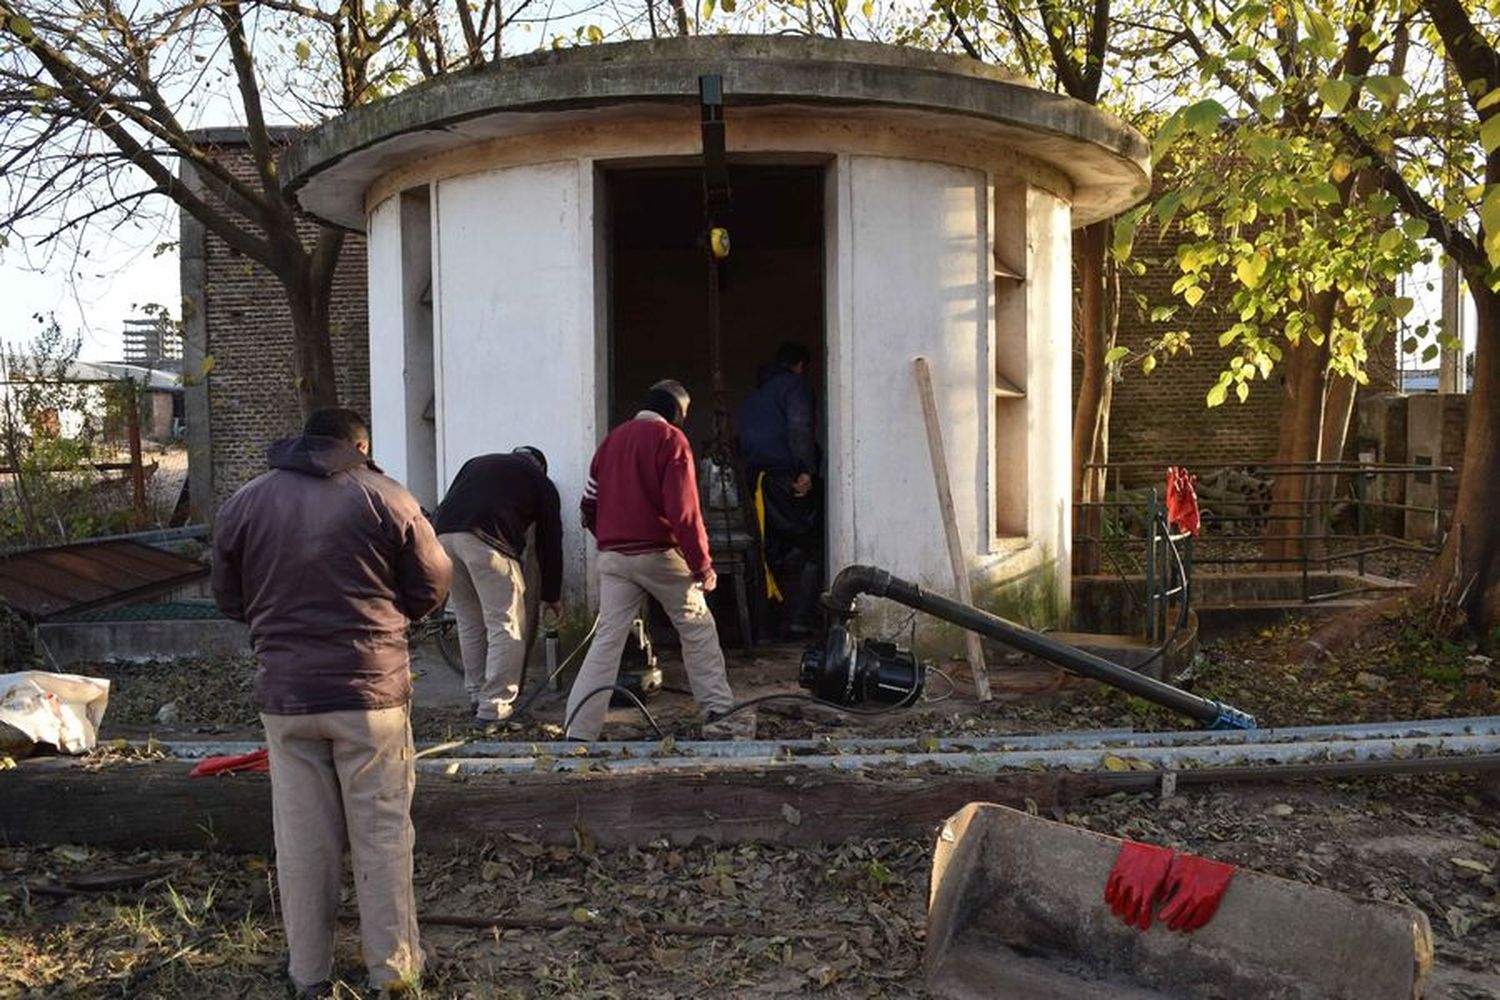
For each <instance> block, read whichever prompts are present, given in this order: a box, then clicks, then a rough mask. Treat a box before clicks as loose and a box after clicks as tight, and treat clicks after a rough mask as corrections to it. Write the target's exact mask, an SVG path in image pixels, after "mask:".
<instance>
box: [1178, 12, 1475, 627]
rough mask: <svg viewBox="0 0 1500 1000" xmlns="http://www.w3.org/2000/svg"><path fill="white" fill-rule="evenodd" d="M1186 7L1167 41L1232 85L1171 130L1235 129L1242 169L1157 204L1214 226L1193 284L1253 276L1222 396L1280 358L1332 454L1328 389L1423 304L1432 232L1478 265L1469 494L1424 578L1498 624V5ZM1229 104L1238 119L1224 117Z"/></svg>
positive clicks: (1192, 262)
mask: <svg viewBox="0 0 1500 1000" xmlns="http://www.w3.org/2000/svg"><path fill="white" fill-rule="evenodd" d="M1173 17H1174V19H1175V20H1176V21H1177V24H1176V26H1175V27H1171V28H1170V29H1169V28H1168V27H1166V26H1163V28H1162V31H1163V32H1164V33H1165V34H1167V36H1168V37H1169V38H1170V39H1171V41H1172V42H1173V43H1174V46H1175V47H1174V48H1172V49H1171V50H1170V51H1172V52H1177V53H1186V54H1187V58H1188V60H1189V63H1190V66H1189V67H1187V68H1190V69H1192V70H1193V71H1194V72H1195V73H1196V74H1197V78H1198V79H1199V80H1200V81H1201V85H1204V86H1207V87H1210V88H1212V89H1213V90H1214V93H1215V95H1216V96H1215V99H1214V100H1213V101H1211V102H1210V101H1204V100H1197V101H1192V102H1190V103H1186V104H1185V105H1184V106H1183V107H1181V108H1180V109H1179V110H1178V111H1177V112H1176V113H1175V114H1174V115H1173V116H1172V117H1171V118H1170V119H1168V121H1167V123H1166V124H1165V125H1164V126H1163V128H1162V130H1161V131H1160V132H1158V135H1157V142H1158V145H1159V146H1160V147H1167V146H1170V145H1171V144H1172V143H1173V142H1174V141H1177V140H1179V139H1181V138H1182V137H1189V138H1188V139H1187V140H1186V141H1188V142H1206V143H1215V142H1223V143H1224V145H1223V146H1222V147H1219V148H1223V149H1225V150H1226V152H1225V153H1223V154H1221V155H1222V156H1225V157H1233V158H1234V159H1235V162H1236V164H1237V165H1240V166H1242V167H1243V168H1244V169H1242V170H1237V171H1236V176H1238V177H1239V178H1240V179H1239V180H1238V181H1233V182H1231V183H1228V184H1226V183H1224V181H1223V179H1222V178H1223V176H1224V175H1223V174H1221V175H1220V177H1219V178H1216V179H1215V180H1214V181H1213V182H1210V183H1205V182H1201V181H1200V182H1197V183H1195V182H1192V181H1191V180H1189V181H1188V182H1187V183H1185V184H1184V185H1183V187H1182V189H1181V190H1180V191H1178V192H1176V193H1175V194H1176V196H1177V203H1176V204H1175V205H1174V206H1170V207H1164V206H1163V205H1162V204H1158V206H1157V210H1158V212H1160V213H1161V214H1163V215H1176V214H1178V213H1185V214H1184V221H1183V223H1182V224H1183V225H1186V226H1189V227H1192V228H1193V230H1194V232H1200V231H1201V232H1203V233H1204V234H1205V238H1204V239H1203V240H1202V241H1201V242H1200V243H1199V244H1195V245H1193V246H1190V247H1187V248H1185V250H1184V254H1185V259H1182V260H1180V261H1179V263H1181V264H1182V265H1183V279H1182V281H1181V282H1179V292H1180V293H1181V294H1182V295H1183V296H1184V297H1185V298H1187V297H1192V296H1196V295H1201V294H1202V292H1201V289H1204V288H1206V287H1208V285H1209V284H1210V283H1211V282H1213V281H1216V280H1217V281H1223V280H1224V279H1225V278H1226V277H1227V276H1229V275H1232V276H1233V280H1234V282H1235V285H1236V287H1235V291H1234V293H1233V301H1234V302H1235V303H1237V304H1238V306H1239V311H1238V313H1237V315H1238V316H1239V322H1238V323H1237V324H1236V325H1235V326H1234V327H1232V328H1231V329H1229V330H1226V331H1225V337H1224V340H1223V342H1224V344H1225V346H1226V347H1229V348H1231V349H1232V350H1233V351H1234V352H1235V353H1234V356H1233V358H1232V360H1231V362H1230V367H1229V368H1228V369H1226V372H1225V374H1224V375H1222V376H1221V377H1220V381H1219V383H1218V384H1217V385H1216V386H1215V387H1214V389H1213V390H1212V393H1211V397H1210V399H1209V402H1210V403H1216V402H1220V401H1222V400H1223V399H1224V398H1225V397H1226V396H1227V395H1228V394H1229V393H1230V392H1234V393H1235V394H1237V395H1238V394H1239V393H1241V392H1247V391H1249V385H1250V384H1251V383H1253V382H1254V381H1255V380H1257V379H1260V378H1265V377H1266V376H1267V375H1268V374H1269V373H1270V371H1271V369H1272V367H1273V366H1277V365H1280V366H1282V367H1283V368H1285V372H1284V375H1283V382H1284V384H1286V385H1287V386H1288V392H1289V393H1290V394H1291V395H1292V397H1293V399H1294V400H1296V403H1295V406H1294V409H1296V410H1304V411H1306V410H1317V411H1320V412H1321V413H1322V415H1323V418H1324V419H1323V421H1322V422H1319V421H1317V420H1307V419H1303V418H1302V417H1294V419H1293V422H1294V423H1295V425H1296V433H1297V434H1299V435H1300V440H1298V441H1297V442H1295V443H1294V445H1295V446H1294V447H1292V448H1291V449H1290V453H1291V454H1296V455H1301V456H1306V455H1311V456H1314V457H1316V456H1319V455H1328V449H1327V440H1328V437H1327V435H1325V434H1324V433H1323V430H1324V427H1323V424H1324V423H1326V420H1327V413H1326V405H1319V404H1324V403H1326V397H1327V394H1328V387H1329V386H1330V384H1337V379H1338V378H1345V379H1349V380H1353V381H1357V380H1358V379H1359V378H1360V376H1361V373H1362V371H1363V363H1364V360H1365V357H1366V355H1367V354H1368V350H1369V345H1370V343H1371V341H1372V340H1373V339H1374V338H1375V337H1378V336H1379V335H1380V333H1381V332H1382V331H1388V330H1389V329H1391V326H1392V323H1393V321H1394V320H1395V319H1397V318H1399V317H1400V316H1401V315H1403V314H1404V312H1405V311H1406V310H1407V309H1409V308H1410V305H1409V303H1407V302H1406V301H1405V300H1403V299H1401V298H1399V297H1396V296H1394V295H1392V294H1391V291H1390V290H1391V287H1392V279H1393V277H1394V275H1395V274H1397V273H1399V272H1400V271H1401V270H1402V269H1404V268H1406V267H1409V266H1410V264H1411V263H1412V262H1413V261H1415V260H1417V259H1421V258H1422V257H1424V256H1426V255H1427V254H1428V252H1429V250H1428V246H1429V244H1427V243H1424V242H1423V241H1433V242H1435V243H1436V244H1437V246H1438V247H1440V248H1441V251H1442V252H1443V253H1444V254H1445V255H1446V256H1447V257H1449V258H1451V259H1452V260H1454V261H1455V262H1456V263H1457V264H1458V266H1459V268H1460V269H1461V271H1462V272H1463V275H1464V278H1465V280H1466V282H1467V285H1468V287H1469V290H1470V294H1471V296H1472V297H1473V300H1474V305H1475V311H1476V314H1477V316H1478V321H1479V322H1478V326H1479V340H1478V344H1477V351H1476V361H1475V379H1474V391H1473V396H1472V398H1471V401H1470V414H1469V432H1468V436H1467V438H1466V441H1465V451H1464V471H1463V479H1462V482H1461V484H1460V489H1459V501H1458V504H1457V506H1456V508H1455V510H1454V514H1453V527H1452V531H1451V532H1450V534H1449V537H1448V540H1447V543H1446V545H1445V548H1444V550H1443V553H1442V556H1441V557H1440V559H1439V560H1438V562H1437V564H1436V565H1435V567H1434V570H1433V572H1432V574H1431V575H1430V576H1429V578H1428V579H1427V581H1426V582H1425V584H1424V586H1423V595H1424V596H1425V597H1427V598H1429V599H1432V600H1434V601H1435V602H1436V603H1437V605H1438V607H1439V608H1440V610H1442V611H1443V615H1444V617H1445V618H1448V619H1449V620H1452V619H1453V618H1454V617H1455V616H1457V617H1462V618H1465V619H1467V620H1468V621H1469V622H1470V623H1471V624H1473V625H1476V626H1478V627H1480V628H1482V629H1488V628H1490V627H1493V626H1494V625H1495V624H1497V623H1500V525H1497V523H1496V521H1495V519H1494V518H1493V516H1491V511H1492V510H1493V509H1494V508H1495V506H1496V504H1500V430H1497V428H1500V412H1497V409H1496V407H1497V398H1500V356H1497V355H1500V300H1497V291H1496V290H1497V287H1500V271H1497V269H1496V268H1497V264H1500V117H1497V116H1500V55H1497V52H1496V47H1495V44H1496V37H1497V27H1500V22H1497V12H1496V10H1495V9H1494V8H1493V6H1492V5H1490V6H1486V5H1482V4H1481V5H1466V4H1464V3H1463V2H1461V0H1358V2H1356V3H1354V4H1353V5H1350V6H1336V5H1333V4H1327V3H1280V2H1276V3H1271V4H1254V3H1252V4H1246V5H1237V6H1227V5H1222V4H1219V3H1217V2H1214V0H1187V2H1186V3H1185V4H1183V5H1182V6H1180V7H1179V8H1178V9H1177V10H1176V11H1175V12H1174V14H1173ZM1162 51H1163V52H1164V53H1165V52H1167V51H1169V50H1168V49H1166V48H1163V50H1162ZM1220 98H1222V101H1223V103H1222V104H1221V103H1219V99H1220ZM1220 118H1222V119H1223V120H1224V126H1219V125H1212V126H1211V125H1210V119H1220ZM1231 122H1232V123H1233V126H1234V127H1233V128H1226V127H1227V126H1228V125H1229V123H1231ZM1226 132H1227V134H1228V135H1229V136H1230V138H1228V139H1224V138H1223V135H1224V134H1225V133H1226ZM1251 205H1254V206H1255V209H1254V210H1255V211H1256V212H1257V214H1258V215H1259V216H1260V217H1261V218H1262V219H1263V220H1267V219H1271V220H1273V221H1269V222H1266V223H1264V224H1263V225H1262V226H1261V228H1260V229H1259V230H1255V231H1251V230H1248V229H1247V228H1246V226H1245V225H1244V223H1245V221H1246V220H1244V219H1243V213H1244V212H1245V211H1248V210H1249V207H1250V206H1251ZM1236 223H1238V224H1239V226H1238V228H1236ZM1455 332H1456V331H1447V330H1445V331H1442V335H1443V336H1444V337H1446V338H1449V339H1450V340H1451V338H1452V337H1453V335H1454V334H1455ZM1273 347H1274V348H1275V350H1274V351H1273V350H1272V348H1273ZM1278 354H1279V355H1281V356H1280V357H1278ZM1330 376H1332V381H1330ZM1320 382H1321V383H1322V386H1321V391H1320V389H1319V383H1320ZM1242 387H1243V388H1242ZM1315 400H1317V401H1318V404H1315V402H1314V401H1315ZM1343 419H1344V420H1345V421H1347V415H1345V416H1344V418H1343ZM1285 430H1286V428H1285V427H1284V428H1283V431H1284V433H1285ZM1341 434H1342V431H1340V435H1341ZM1340 440H1341V438H1340ZM1283 445H1284V448H1283V454H1286V453H1288V449H1287V448H1286V447H1285V445H1286V442H1285V440H1284V441H1283ZM1330 457H1333V456H1330Z"/></svg>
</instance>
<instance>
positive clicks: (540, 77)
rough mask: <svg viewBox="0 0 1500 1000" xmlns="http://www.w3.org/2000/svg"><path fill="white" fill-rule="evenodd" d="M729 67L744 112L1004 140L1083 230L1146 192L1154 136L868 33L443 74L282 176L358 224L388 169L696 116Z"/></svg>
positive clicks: (346, 119)
mask: <svg viewBox="0 0 1500 1000" xmlns="http://www.w3.org/2000/svg"><path fill="white" fill-rule="evenodd" d="M704 73H720V74H722V75H723V77H724V88H725V103H726V105H727V108H728V118H729V124H730V130H731V132H732V131H733V128H734V110H735V108H742V109H743V108H752V107H765V106H769V105H774V106H776V107H779V108H786V107H802V108H808V109H819V108H821V109H826V110H830V111H833V110H841V111H854V110H858V111H860V112H861V113H864V114H870V113H878V112H879V111H882V110H884V111H888V112H893V113H894V114H893V115H892V120H893V121H907V122H909V121H911V119H912V118H913V113H914V112H918V113H920V114H921V120H922V123H923V125H924V127H925V128H928V129H947V130H951V131H953V132H955V133H960V132H963V133H964V134H966V135H971V136H972V138H974V139H977V140H980V141H989V142H994V143H996V144H998V145H1003V146H1005V147H1007V148H1010V149H1012V150H1014V151H1016V152H1019V153H1021V154H1023V155H1026V156H1029V157H1031V158H1032V159H1034V160H1037V161H1040V162H1042V163H1044V164H1047V165H1049V166H1051V167H1053V168H1055V169H1056V170H1058V171H1060V172H1061V173H1063V174H1065V175H1066V176H1067V177H1068V178H1069V179H1070V180H1071V182H1072V185H1073V199H1072V200H1073V210H1074V223H1075V225H1083V224H1086V223H1088V222H1091V221H1094V220H1096V219H1099V218H1105V217H1108V216H1109V215H1113V214H1115V213H1116V212H1119V211H1121V210H1123V209H1125V208H1127V207H1129V206H1130V205H1133V204H1135V203H1136V202H1138V201H1139V200H1140V199H1141V198H1143V197H1144V196H1145V195H1146V193H1147V191H1148V190H1149V187H1150V151H1149V146H1148V144H1147V143H1146V141H1145V139H1144V138H1142V136H1141V135H1140V134H1139V133H1137V132H1136V131H1135V130H1133V129H1131V128H1130V127H1129V126H1127V125H1125V124H1124V123H1123V122H1121V121H1120V120H1119V119H1117V118H1115V117H1114V116H1112V115H1109V114H1107V113H1105V112H1102V111H1100V110H1098V109H1096V108H1093V107H1091V106H1089V105H1087V104H1084V103H1083V102H1081V101H1075V100H1073V99H1071V98H1068V97H1063V96H1060V95H1057V94H1051V93H1047V92H1046V91H1042V90H1039V89H1037V88H1036V87H1035V86H1034V85H1033V84H1031V83H1029V82H1027V81H1025V80H1022V79H1020V78H1018V77H1015V76H1013V75H1010V74H1008V73H1005V72H1004V71H1001V70H999V69H997V68H996V67H993V66H987V65H985V64H983V63H979V62H977V61H975V60H972V59H965V58H960V57H954V56H948V55H943V54H939V53H933V52H925V51H921V50H917V49H909V48H898V47H895V46H888V45H877V44H872V43H867V42H851V41H839V40H833V39H814V38H800V37H792V36H704V37H696V38H673V39H662V40H656V41H641V42H621V43H617V44H612V45H599V46H591V47H586V48H576V49H565V50H559V51H553V52H539V53H534V54H532V55H527V56H520V57H516V58H512V59H506V60H502V61H500V62H498V63H493V64H490V65H487V66H484V67H481V68H479V69H476V70H472V71H468V72H463V73H456V74H452V75H449V76H446V77H441V78H438V79H435V80H432V81H429V82H427V83H424V84H421V85H419V86H417V87H413V88H412V89H410V90H408V91H405V92H403V93H401V94H398V95H396V96H394V97H392V98H389V99H387V100H384V101H379V102H376V103H374V104H369V105H365V106H363V107H359V108H355V109H354V110H352V111H349V112H347V113H345V114H343V115H340V116H339V117H337V118H334V119H332V120H331V121H329V122H327V123H325V124H324V125H322V126H320V127H318V128H316V129H313V130H311V131H310V132H308V133H307V134H306V135H304V136H303V137H302V138H301V139H300V140H299V141H298V142H296V143H295V144H294V145H293V146H292V147H291V149H290V150H289V151H288V153H287V154H286V157H285V159H284V162H283V166H282V178H283V183H284V184H285V185H286V187H287V189H288V190H289V191H291V192H293V194H294V195H295V197H296V198H297V200H298V202H299V204H300V205H301V206H302V208H303V209H304V210H305V211H307V212H309V213H311V214H312V215H314V216H317V217H319V218H322V219H324V220H326V221H329V222H333V223H335V224H338V225H342V226H346V227H348V228H351V229H362V228H363V227H364V220H365V204H364V195H365V192H366V191H367V190H368V188H369V187H370V185H371V184H373V183H374V182H375V181H376V180H377V179H378V178H380V177H381V176H383V175H385V174H387V173H390V172H391V171H394V170H398V169H400V168H402V167H404V166H407V165H409V164H411V163H412V162H414V161H416V160H419V159H422V158H424V157H430V156H433V155H436V154H440V153H444V152H447V151H450V150H455V149H459V148H462V147H464V146H468V145H472V144H474V143H477V142H482V141H487V140H493V139H496V138H505V137H508V136H521V135H526V134H530V133H539V132H543V131H548V130H553V129H556V128H558V127H561V126H564V125H566V124H568V123H570V122H571V123H575V124H578V123H586V122H587V123H594V122H604V121H611V120H614V121H619V120H628V119H635V120H640V119H642V118H646V119H652V118H659V119H662V120H673V121H675V120H676V119H679V118H685V117H686V118H690V119H691V120H696V113H697V99H698V77H699V76H700V75H702V74H704Z"/></svg>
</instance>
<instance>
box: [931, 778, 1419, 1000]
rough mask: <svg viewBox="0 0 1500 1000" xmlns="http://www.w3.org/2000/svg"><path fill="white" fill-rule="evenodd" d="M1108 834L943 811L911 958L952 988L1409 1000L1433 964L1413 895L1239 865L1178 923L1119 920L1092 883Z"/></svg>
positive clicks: (1033, 994) (1053, 999) (1099, 873)
mask: <svg viewBox="0 0 1500 1000" xmlns="http://www.w3.org/2000/svg"><path fill="white" fill-rule="evenodd" d="M1120 843H1121V841H1120V840H1119V839H1118V838H1116V837H1107V836H1104V835H1102V834H1098V833H1094V832H1092V831H1089V830H1082V829H1078V828H1076V827H1071V826H1067V825H1064V824H1061V823H1054V822H1051V821H1049V820H1044V819H1039V818H1037V817H1035V816H1030V815H1028V814H1027V813H1024V812H1020V811H1018V810H1015V809H1009V808H1006V807H1004V806H998V805H990V804H987V803H971V804H969V805H967V806H965V807H964V808H963V809H961V810H960V811H959V812H958V813H956V814H955V815H953V816H952V817H950V818H949V819H948V821H947V822H946V823H945V824H944V825H943V827H942V830H941V832H940V833H939V835H938V841H937V848H936V851H935V853H934V857H933V868H932V883H931V891H930V898H929V906H928V913H927V945H926V948H927V950H926V954H925V957H924V967H925V972H926V976H927V983H928V987H929V989H930V991H931V993H932V994H933V995H934V996H937V997H944V998H950V1000H971V998H978V997H997V996H1003V997H1025V998H1028V1000H1106V998H1108V1000H1160V998H1169V997H1170V998H1219V997H1255V998H1257V1000H1314V998H1317V1000H1412V998H1415V997H1419V996H1420V995H1421V993H1422V985H1423V982H1424V980H1425V978H1426V976H1427V973H1428V971H1429V969H1430V968H1431V965H1432V932H1431V929H1430V928H1429V926H1428V923H1427V918H1426V916H1425V915H1424V914H1423V913H1422V912H1421V911H1420V910H1417V909H1415V908H1414V907H1407V906H1398V905H1396V904H1392V903H1385V902H1378V901H1376V900H1370V899H1359V898H1356V897H1353V896H1348V895H1345V894H1343V893H1339V892H1334V891H1332V890H1329V889H1322V888H1318V887H1315V886H1308V885H1302V884H1300V883H1296V882H1289V881H1287V880H1285V879H1280V878H1275V877H1273V876H1270V875H1264V874H1261V873H1259V872H1253V871H1247V870H1244V869H1241V870H1240V871H1238V872H1237V873H1236V874H1235V876H1234V880H1233V881H1232V882H1231V883H1230V885H1229V888H1228V890H1227V891H1226V892H1225V895H1224V899H1223V902H1222V903H1221V905H1220V907H1219V910H1218V913H1217V914H1216V915H1215V916H1214V919H1213V920H1212V921H1211V922H1210V923H1209V924H1208V925H1207V926H1205V927H1203V928H1201V929H1200V930H1198V931H1197V932H1195V933H1193V934H1189V935H1184V934H1178V933H1174V932H1172V931H1169V930H1167V929H1166V928H1165V927H1163V926H1162V925H1160V924H1159V923H1153V924H1152V926H1151V929H1150V930H1147V931H1140V930H1137V929H1135V928H1133V927H1127V926H1126V925H1125V924H1123V923H1121V922H1120V921H1119V920H1118V919H1117V918H1116V917H1115V916H1114V915H1113V914H1111V913H1110V911H1109V907H1108V906H1107V905H1106V904H1105V902H1104V885H1105V881H1106V879H1107V878H1108V875H1109V871H1110V869H1111V867H1112V866H1113V865H1114V860H1115V856H1116V854H1117V853H1118V852H1119V849H1120Z"/></svg>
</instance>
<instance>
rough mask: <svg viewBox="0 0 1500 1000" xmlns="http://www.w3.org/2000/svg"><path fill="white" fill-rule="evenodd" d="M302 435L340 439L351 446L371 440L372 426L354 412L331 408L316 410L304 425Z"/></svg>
mask: <svg viewBox="0 0 1500 1000" xmlns="http://www.w3.org/2000/svg"><path fill="white" fill-rule="evenodd" d="M302 433H303V434H307V435H311V436H315V437H329V438H338V439H339V440H340V441H347V442H349V443H350V444H359V443H360V442H361V441H368V440H370V425H369V424H367V423H365V418H364V417H362V416H360V415H359V414H358V413H356V412H355V411H353V410H348V409H345V408H343V407H341V406H330V407H327V408H325V409H322V410H314V411H313V412H312V415H311V416H310V417H308V418H307V423H305V424H303V425H302Z"/></svg>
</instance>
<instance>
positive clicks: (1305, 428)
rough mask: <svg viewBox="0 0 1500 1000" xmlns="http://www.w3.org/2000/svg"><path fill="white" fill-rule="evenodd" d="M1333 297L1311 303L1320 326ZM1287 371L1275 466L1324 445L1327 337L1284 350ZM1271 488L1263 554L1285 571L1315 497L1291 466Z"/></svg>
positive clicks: (1293, 560)
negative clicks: (1317, 341) (1308, 508)
mask: <svg viewBox="0 0 1500 1000" xmlns="http://www.w3.org/2000/svg"><path fill="white" fill-rule="evenodd" d="M1334 304H1335V298H1334V295H1333V293H1330V292H1325V293H1322V294H1320V295H1319V296H1318V297H1317V298H1316V299H1314V301H1313V306H1312V312H1313V316H1314V319H1315V321H1316V322H1317V324H1318V328H1319V329H1321V330H1325V331H1326V330H1327V329H1329V327H1330V326H1331V325H1332V321H1333V308H1334ZM1282 365H1283V369H1284V371H1285V373H1286V374H1285V376H1284V381H1283V387H1284V389H1285V398H1284V399H1283V400H1282V405H1281V415H1280V417H1279V424H1278V431H1277V443H1276V464H1278V465H1282V466H1285V465H1288V464H1292V463H1298V464H1300V463H1304V462H1316V461H1317V460H1318V458H1319V449H1320V448H1321V447H1322V443H1323V403H1324V399H1325V392H1324V382H1325V378H1324V376H1325V373H1326V371H1327V368H1328V340H1327V338H1326V337H1325V338H1324V340H1323V343H1322V344H1314V343H1313V342H1312V341H1311V340H1309V339H1308V338H1307V337H1306V336H1305V335H1304V336H1303V338H1302V339H1301V340H1299V341H1298V342H1297V343H1296V344H1294V345H1292V347H1291V348H1290V349H1289V350H1288V351H1287V352H1286V356H1285V359H1284V360H1283V362H1282ZM1273 478H1274V480H1275V484H1274V485H1273V486H1272V488H1271V511H1270V513H1271V518H1270V520H1269V521H1267V522H1266V529H1265V534H1264V535H1263V538H1264V546H1263V554H1264V555H1265V556H1266V557H1267V558H1269V559H1273V560H1277V561H1276V562H1273V563H1271V564H1269V565H1268V566H1267V568H1268V569H1272V570H1285V569H1290V568H1293V567H1295V566H1298V565H1300V563H1301V559H1302V552H1303V542H1302V540H1301V538H1300V537H1298V536H1301V535H1303V534H1306V533H1309V529H1311V528H1312V526H1313V522H1312V521H1311V520H1310V519H1309V518H1308V517H1307V503H1306V501H1307V500H1308V498H1309V497H1311V496H1313V494H1314V492H1315V491H1314V490H1313V484H1314V480H1313V479H1312V478H1310V477H1309V476H1306V475H1302V474H1299V473H1297V472H1295V471H1292V470H1289V469H1285V468H1283V469H1280V470H1278V471H1277V472H1276V473H1275V474H1274V476H1273Z"/></svg>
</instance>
